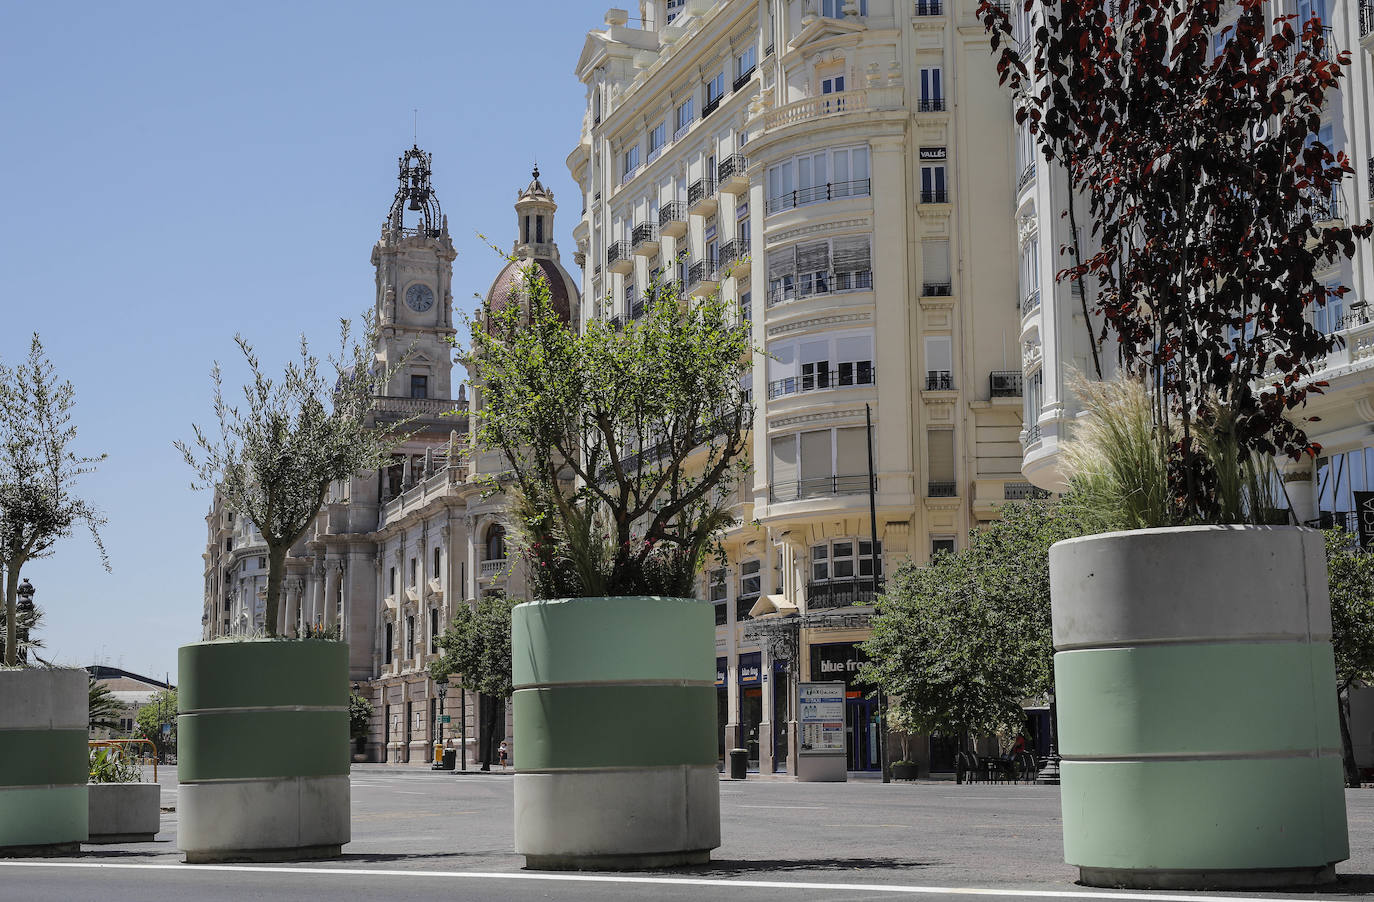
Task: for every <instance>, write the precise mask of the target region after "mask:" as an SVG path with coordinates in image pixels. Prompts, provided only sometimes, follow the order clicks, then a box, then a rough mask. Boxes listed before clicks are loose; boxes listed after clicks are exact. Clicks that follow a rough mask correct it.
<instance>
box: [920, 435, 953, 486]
mask: <svg viewBox="0 0 1374 902" xmlns="http://www.w3.org/2000/svg"><path fill="white" fill-rule="evenodd" d="M926 447H927V448H928V449H929V452H930V454H929V461H930V482H931V485H932V486H934V485H940V486H950V487H952V486H953V485H954V481H955V476H954V430H953V429H931V430H929V431H928V432H927V433H926Z"/></svg>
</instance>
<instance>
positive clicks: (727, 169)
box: [716, 153, 749, 182]
mask: <svg viewBox="0 0 1374 902" xmlns="http://www.w3.org/2000/svg"><path fill="white" fill-rule="evenodd" d="M748 169H749V158H748V157H746V156H745V155H744V154H742V153H732V154H730V156H728V157H726V158H725V159H723V160H721V161H720V163H719V164H717V165H716V181H717V182H723V181H725V180H726V179H731V178H735V177H736V176H740V177H743V176H744V174H745V173H746V172H747V171H748Z"/></svg>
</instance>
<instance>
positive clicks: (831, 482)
mask: <svg viewBox="0 0 1374 902" xmlns="http://www.w3.org/2000/svg"><path fill="white" fill-rule="evenodd" d="M867 491H868V474H867V473H856V474H853V475H848V476H815V477H812V478H810V479H797V480H792V481H788V482H775V483H773V484H772V485H770V486H769V487H768V498H769V500H770V501H797V500H800V499H802V498H820V497H823V496H825V495H860V494H863V493H864V492H867Z"/></svg>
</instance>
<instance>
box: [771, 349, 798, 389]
mask: <svg viewBox="0 0 1374 902" xmlns="http://www.w3.org/2000/svg"><path fill="white" fill-rule="evenodd" d="M796 375H797V346H796V345H795V344H793V343H791V342H788V343H779V344H773V345H769V346H768V381H770V382H776V381H777V380H779V379H791V378H795V377H796Z"/></svg>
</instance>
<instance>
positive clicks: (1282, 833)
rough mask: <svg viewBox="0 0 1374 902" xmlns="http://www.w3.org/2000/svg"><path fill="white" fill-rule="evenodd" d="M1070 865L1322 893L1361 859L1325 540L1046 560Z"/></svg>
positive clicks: (1271, 538) (1222, 533) (1192, 539)
mask: <svg viewBox="0 0 1374 902" xmlns="http://www.w3.org/2000/svg"><path fill="white" fill-rule="evenodd" d="M1050 581H1051V592H1052V595H1053V620H1054V643H1055V651H1056V654H1055V662H1054V663H1055V691H1056V694H1057V697H1058V709H1059V750H1060V753H1061V754H1062V756H1063V762H1062V765H1061V768H1062V770H1061V773H1062V783H1061V799H1062V807H1063V819H1064V855H1065V859H1066V860H1067V861H1068V863H1070V864H1073V865H1077V866H1078V868H1079V871H1080V876H1081V878H1082V881H1083V882H1084V883H1087V884H1089V885H1093V886H1120V887H1131V888H1140V889H1208V888H1243V887H1276V886H1296V885H1310V884H1315V883H1323V882H1329V881H1331V880H1333V879H1334V877H1335V872H1334V868H1333V866H1334V864H1335V863H1336V862H1338V861H1343V860H1344V859H1346V858H1347V857H1349V843H1348V839H1347V832H1346V817H1345V796H1344V790H1343V779H1342V771H1341V752H1340V748H1341V742H1340V732H1339V723H1338V720H1337V712H1336V681H1335V665H1334V662H1333V658H1332V652H1331V617H1330V607H1329V604H1328V598H1327V586H1326V566H1325V552H1324V550H1323V545H1322V537H1321V535H1320V533H1317V532H1314V531H1312V530H1305V529H1297V528H1283V527H1279V528H1272V527H1265V528H1255V527H1188V528H1180V529H1163V530H1140V531H1135V532H1127V533H1110V534H1107V535H1100V536H1090V537H1087V538H1082V539H1073V540H1070V541H1067V542H1060V543H1059V544H1057V545H1055V546H1054V547H1053V548H1052V549H1051V550H1050Z"/></svg>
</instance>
